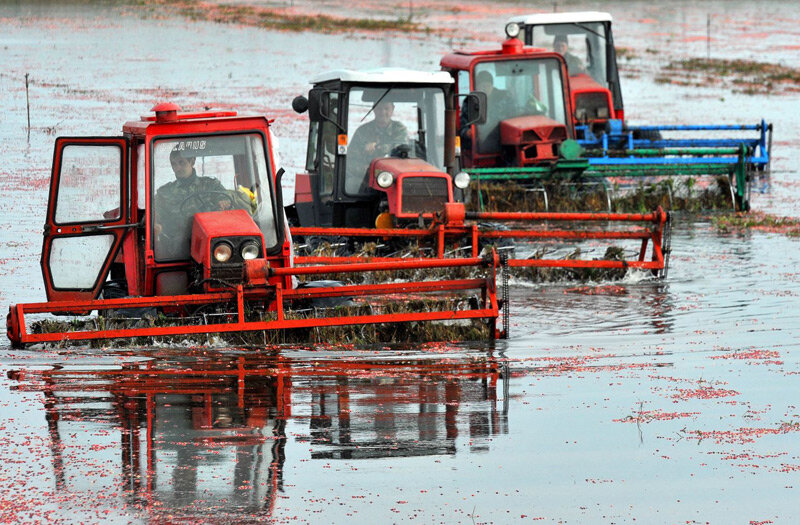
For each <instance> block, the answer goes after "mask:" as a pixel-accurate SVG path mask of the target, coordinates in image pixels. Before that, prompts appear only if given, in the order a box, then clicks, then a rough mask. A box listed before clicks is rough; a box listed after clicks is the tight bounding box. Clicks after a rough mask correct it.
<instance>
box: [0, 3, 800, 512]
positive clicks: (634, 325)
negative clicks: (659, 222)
mask: <svg viewBox="0 0 800 525" xmlns="http://www.w3.org/2000/svg"><path fill="white" fill-rule="evenodd" d="M283 4H284V5H287V6H288V5H289V4H290V3H289V2H284V3H283ZM291 4H293V5H294V9H297V10H299V11H300V12H302V10H304V9H308V8H309V5H310V4H309V3H305V2H300V1H297V2H292V3H291ZM414 4H416V5H415V17H418V18H419V19H420V20H421V21H422V22H423V23H426V24H428V25H430V26H432V27H433V28H434V29H436V30H437V31H436V32H433V33H431V34H429V35H424V34H423V35H419V34H414V35H402V34H392V35H375V34H368V33H354V34H349V35H314V34H309V33H304V34H297V33H281V32H269V31H263V30H259V29H255V28H250V27H246V26H241V25H235V24H230V25H226V24H214V23H206V22H191V21H187V20H184V19H182V18H179V17H175V16H162V15H160V14H159V13H158V12H150V11H146V12H142V11H141V10H140V9H139V8H124V7H123V8H110V7H97V6H92V5H85V4H81V5H78V6H64V5H63V4H61V3H53V4H48V3H35V4H29V3H19V5H17V3H8V2H7V3H4V4H2V5H0V28H1V29H2V30H0V46H2V50H3V57H4V60H3V65H4V67H3V68H2V71H0V88H2V92H3V93H4V96H3V97H0V109H2V117H1V118H2V120H0V122H1V123H2V124H1V125H0V138H1V139H2V140H0V155H2V157H3V159H4V162H3V163H2V167H0V185H2V195H3V197H2V198H0V216H1V217H2V220H1V221H0V303H1V304H3V305H5V304H9V303H16V302H24V301H38V300H42V299H43V298H44V292H43V289H42V286H41V284H40V276H39V271H38V257H39V254H38V251H39V244H40V238H41V237H40V232H41V224H42V223H43V217H44V206H45V203H46V196H45V193H46V184H47V178H48V171H49V163H50V161H51V155H52V153H51V151H52V142H53V140H54V138H55V137H56V136H60V135H108V134H110V135H115V134H118V133H119V129H120V126H121V124H122V122H124V121H125V120H129V119H135V118H138V116H139V115H142V114H146V113H147V112H148V110H149V108H150V107H152V105H153V104H154V103H155V102H158V101H163V100H172V101H175V102H178V103H179V104H181V105H182V106H184V107H186V108H192V109H197V108H202V107H205V106H211V107H223V108H228V107H236V108H238V109H243V110H246V111H257V112H262V113H266V114H268V115H272V116H274V117H275V118H276V122H275V128H276V131H277V133H278V135H279V136H280V137H281V154H282V158H283V163H284V165H285V166H287V167H288V171H290V172H292V171H293V170H295V169H297V167H298V166H299V165H300V164H301V162H302V158H303V149H304V140H303V137H304V134H305V132H306V124H305V122H304V121H303V120H302V119H298V118H296V117H295V116H294V115H293V114H292V113H291V111H290V109H289V104H290V101H291V99H292V97H293V96H294V95H296V94H298V93H301V92H302V91H304V90H306V89H307V84H306V79H308V78H310V77H311V76H313V75H314V74H315V73H316V72H318V71H319V70H323V69H330V68H338V67H371V66H379V65H392V66H410V67H417V68H427V69H431V68H434V67H435V66H436V64H437V63H438V56H440V55H441V54H442V53H444V52H446V51H447V50H448V49H449V48H450V46H451V44H452V45H460V44H462V43H468V44H469V43H478V42H480V43H482V45H487V43H488V42H491V40H492V39H493V38H494V37H493V35H492V34H491V31H497V32H498V33H499V31H500V28H501V27H502V22H503V20H504V19H505V18H506V17H507V16H510V15H512V14H518V13H520V12H525V11H524V9H525V8H520V7H519V4H504V3H496V4H492V5H490V6H487V5H486V4H485V3H480V4H479V3H465V4H463V5H462V8H461V9H460V10H453V9H448V8H447V7H446V6H444V4H443V3H441V2H426V3H424V4H421V3H418V2H415V3H414ZM315 5H316V6H317V7H318V8H319V9H321V10H323V11H325V12H329V13H331V14H336V13H344V14H348V15H349V16H360V15H361V14H364V13H366V12H371V13H373V12H374V13H375V14H377V15H379V16H385V17H396V16H401V15H400V13H402V12H403V10H404V9H407V7H408V3H406V2H398V3H397V4H396V5H395V4H387V3H371V2H355V3H348V4H347V8H346V9H344V8H343V7H342V4H341V3H340V2H333V1H326V2H319V3H316V4H315ZM387 5H388V7H386V6H387ZM558 8H559V9H564V10H566V9H568V8H569V9H603V10H608V11H611V12H612V13H613V14H614V16H615V20H616V23H617V30H616V31H617V40H618V43H619V45H621V46H625V47H629V48H631V49H632V50H634V52H635V53H634V58H632V59H630V60H629V61H628V62H627V63H624V64H623V82H624V84H623V92H624V96H625V102H626V110H627V114H628V115H629V118H631V120H633V121H635V122H642V123H651V122H662V123H689V122H695V121H706V122H727V123H734V122H743V123H755V122H757V121H758V120H760V119H761V118H765V119H767V120H768V121H771V122H773V123H774V124H775V127H776V135H775V144H774V147H775V162H774V165H773V173H772V178H771V179H770V180H769V181H767V182H769V184H766V185H764V193H757V194H756V195H755V196H754V200H753V206H754V208H756V209H760V210H766V211H769V212H772V213H776V214H779V215H791V216H800V208H798V204H797V202H798V193H799V192H800V190H798V184H797V176H798V170H797V168H796V164H795V163H794V159H796V158H797V157H798V153H800V142H799V141H798V138H797V137H798V136H800V133H798V131H800V129H798V128H799V125H798V124H797V122H798V116H800V115H798V112H800V109H798V108H800V100H798V99H799V98H800V97H799V96H798V94H797V92H796V91H795V92H793V93H792V92H789V93H783V94H780V95H770V96H758V97H753V96H747V95H742V94H733V93H731V91H730V90H726V89H721V88H697V87H682V86H674V85H663V84H656V83H655V82H654V78H655V76H656V75H657V73H658V71H659V68H660V66H661V65H664V64H666V63H668V62H669V61H670V60H671V59H673V58H682V57H690V56H704V54H705V52H706V47H705V44H706V42H705V40H703V39H702V38H700V37H704V35H705V31H706V20H707V15H708V14H709V13H710V14H711V15H712V17H711V21H712V37H713V39H712V41H711V44H712V46H711V53H712V56H716V57H719V58H734V57H740V56H741V57H745V58H754V59H765V57H768V59H769V60H772V61H775V62H782V63H784V65H791V64H792V63H794V64H795V65H796V56H797V49H798V46H800V34H799V33H798V30H797V26H798V22H800V12H798V10H797V9H796V8H795V9H792V8H790V7H787V4H785V3H781V2H762V3H758V5H757V6H756V4H753V3H747V4H745V3H740V2H692V3H689V2H685V3H673V4H670V7H656V6H654V5H652V4H650V3H647V4H645V3H642V2H610V3H608V2H604V3H562V2H560V3H558ZM753 20H759V21H760V22H759V25H758V26H755V27H754V26H753V25H752V21H753ZM453 28H459V30H457V31H452V30H453ZM461 28H463V29H461ZM439 30H441V32H440V31H439ZM448 31H449V32H448ZM648 49H650V50H654V51H656V52H652V51H651V52H648V51H647V50H648ZM792 61H794V62H792ZM26 73H28V74H29V75H30V76H29V82H30V88H29V96H30V107H31V131H30V140H28V138H27V112H26V104H25V84H24V77H25V74H26ZM693 119H696V120H693ZM798 248H800V244H799V243H798V241H797V240H796V239H790V238H786V237H784V236H781V235H779V234H772V233H759V232H752V233H747V234H742V235H722V234H719V233H717V232H716V231H715V230H714V229H713V227H712V226H711V224H710V222H709V221H708V219H705V218H689V217H685V216H679V217H678V218H677V220H676V224H675V231H674V235H673V253H672V257H671V261H670V262H671V264H670V271H669V276H668V278H667V279H666V280H664V281H660V282H654V281H651V280H647V279H644V278H642V276H638V275H630V276H629V277H628V278H626V279H625V280H624V281H622V282H619V283H592V284H590V285H576V284H574V283H563V284H555V285H554V284H549V285H546V286H545V285H540V286H533V285H527V284H525V283H515V286H513V287H512V327H511V330H512V337H511V339H509V340H508V341H500V342H498V343H497V344H496V345H494V346H489V347H487V346H484V345H476V344H467V345H441V344H434V345H424V344H421V345H420V346H419V348H414V349H411V350H398V349H394V350H380V349H374V348H337V347H329V348H325V349H313V350H312V349H287V348H281V349H265V350H263V351H260V352H252V351H243V350H236V349H226V348H218V347H213V346H212V347H209V348H199V349H192V348H183V347H162V348H148V349H139V350H134V351H132V350H125V351H121V350H114V349H105V350H98V349H84V350H73V351H69V352H67V351H62V350H54V349H45V350H25V351H20V350H12V349H10V348H9V347H8V345H7V343H0V372H2V379H0V465H1V466H0V516H1V517H2V518H0V519H1V520H2V521H9V522H34V521H65V522H77V521H84V522H98V521H116V522H135V523H138V522H150V521H158V522H162V521H175V520H177V519H184V520H186V521H190V522H196V521H197V522H202V521H211V522H234V521H236V522H242V521H254V520H259V519H260V520H268V519H272V520H274V521H277V522H290V521H291V522H311V523H342V522H350V521H355V522H379V523H390V522H406V521H410V520H415V521H418V522H421V523H432V522H442V523H459V522H460V523H488V522H494V523H516V522H526V521H537V522H538V521H542V522H545V523H560V522H571V523H629V522H633V521H637V522H640V523H641V522H645V523H675V522H689V523H694V522H712V523H751V522H755V523H768V522H774V523H794V522H797V521H798V519H800V506H799V505H798V503H797V487H798V484H800V481H798V473H800V439H798V433H799V432H800V409H798V406H797V396H796V393H797V385H798V382H797V381H798V379H797V377H798V374H800V363H798V357H797V356H798V351H799V350H800V348H799V347H800V322H799V321H798V318H797V309H798V306H800V300H799V299H798V294H800V286H798V280H800V271H798V270H797V268H798V263H800V250H798ZM9 374H10V376H9Z"/></svg>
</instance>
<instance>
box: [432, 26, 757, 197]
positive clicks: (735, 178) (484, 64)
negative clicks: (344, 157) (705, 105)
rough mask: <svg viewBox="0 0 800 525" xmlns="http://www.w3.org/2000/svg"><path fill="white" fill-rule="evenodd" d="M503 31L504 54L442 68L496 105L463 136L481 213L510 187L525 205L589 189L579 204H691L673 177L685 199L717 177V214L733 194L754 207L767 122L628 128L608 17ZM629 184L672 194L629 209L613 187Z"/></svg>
mask: <svg viewBox="0 0 800 525" xmlns="http://www.w3.org/2000/svg"><path fill="white" fill-rule="evenodd" d="M506 35H507V37H508V39H507V40H506V41H505V42H504V43H503V44H502V47H501V49H496V50H484V51H474V52H463V51H459V52H455V53H451V54H449V55H447V56H445V57H444V58H443V59H442V61H441V65H442V68H443V69H444V70H446V71H448V72H449V73H450V74H451V75H452V76H453V79H454V81H455V82H456V89H457V91H458V92H459V93H461V92H467V91H469V90H470V89H478V90H481V91H484V92H487V93H488V98H489V100H490V104H489V110H488V115H487V116H488V118H487V120H486V121H485V122H481V123H469V124H467V123H464V122H463V121H462V125H461V129H460V137H461V159H462V161H463V162H462V163H463V166H464V168H465V169H466V171H467V172H468V173H469V174H470V175H471V176H472V180H473V188H474V189H475V190H478V191H480V192H481V195H480V196H479V197H482V198H479V199H476V205H477V206H478V208H479V209H483V208H485V207H486V206H487V204H488V203H487V202H486V201H487V198H486V195H485V194H486V193H487V192H488V193H492V192H494V193H495V194H498V193H500V194H502V193H503V192H508V191H512V192H517V193H518V195H517V199H516V203H517V204H518V205H519V206H526V209H532V208H535V209H544V210H548V209H551V208H559V207H560V208H562V209H563V208H565V207H566V208H570V207H574V206H575V202H576V201H578V200H581V199H578V198H577V197H578V196H580V195H579V194H581V193H582V194H586V193H587V191H586V190H587V188H588V189H590V190H591V189H594V190H596V191H594V192H593V193H592V192H591V191H590V192H588V193H589V194H590V195H595V197H594V198H593V202H592V200H587V199H583V200H582V202H583V206H587V205H588V206H593V208H595V209H597V208H600V209H607V210H608V211H610V210H611V209H612V208H617V209H619V208H627V209H630V208H642V207H643V208H644V209H652V208H653V207H655V205H656V204H663V205H664V206H665V207H670V208H684V207H691V206H685V205H682V204H681V203H680V202H677V201H678V199H677V195H676V194H677V193H679V192H678V189H679V188H678V185H677V184H675V183H674V182H673V181H672V180H673V178H674V177H678V176H680V177H682V180H685V181H688V182H686V183H685V184H684V186H686V187H687V188H688V192H689V194H690V195H688V196H686V195H684V197H687V199H688V197H691V190H692V189H693V188H695V193H698V192H697V190H696V188H702V187H704V186H707V184H706V183H705V182H702V181H708V180H714V179H717V181H718V185H719V189H720V190H722V194H723V195H722V198H721V199H717V200H718V205H719V206H725V205H726V204H725V201H726V198H727V197H730V199H729V200H728V201H727V205H728V206H732V207H735V208H737V209H740V210H746V209H749V205H750V204H749V198H750V185H751V180H752V179H753V178H754V177H755V176H757V175H759V174H760V173H761V172H764V171H767V170H768V169H769V159H770V150H771V142H772V126H771V125H770V124H767V123H766V122H764V121H761V122H760V123H759V124H757V125H752V126H751V125H689V126H673V125H668V126H628V125H627V124H626V123H625V120H624V119H625V112H624V109H623V105H622V93H621V89H620V82H619V72H618V69H617V61H616V50H615V48H614V44H613V37H612V33H611V16H610V15H609V14H607V13H595V12H588V13H558V14H537V15H530V16H520V17H515V18H512V19H511V20H510V22H509V24H508V25H507V26H506ZM523 39H524V44H523ZM530 46H539V47H530ZM542 46H546V47H547V48H548V49H544V48H543V47H542ZM550 49H552V50H550ZM569 49H572V50H574V51H575V53H577V54H573V53H572V52H570V51H569ZM492 100H494V102H493V103H492ZM753 132H755V134H753ZM720 133H725V134H726V136H722V137H719V136H715V135H719V134H720ZM698 134H701V137H698ZM695 177H701V179H700V182H698V183H697V184H695ZM659 186H660V188H658V187H659ZM510 188H511V189H510ZM576 188H577V189H576ZM625 188H627V189H631V188H633V189H638V190H640V191H643V192H644V193H645V194H650V193H653V192H652V191H646V190H654V189H661V190H664V191H663V192H662V193H666V196H665V198H663V199H661V200H660V201H658V200H653V199H639V200H638V201H636V202H634V203H627V205H626V203H625V202H624V201H620V200H618V199H617V198H618V193H620V192H619V191H615V190H619V189H625ZM683 193H686V191H684V192H683ZM597 195H599V196H597ZM557 197H558V198H560V202H558V203H554V201H556V200H558V199H557ZM647 200H649V202H646V201H647ZM612 201H616V202H613V205H612ZM554 204H555V205H554ZM684 204H685V203H684ZM584 209H585V208H584Z"/></svg>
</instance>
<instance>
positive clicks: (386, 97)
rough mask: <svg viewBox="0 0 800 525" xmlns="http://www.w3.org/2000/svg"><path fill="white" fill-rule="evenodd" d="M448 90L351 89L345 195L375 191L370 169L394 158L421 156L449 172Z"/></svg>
mask: <svg viewBox="0 0 800 525" xmlns="http://www.w3.org/2000/svg"><path fill="white" fill-rule="evenodd" d="M444 110H445V106H444V91H443V90H442V89H441V88H430V87H426V88H421V87H411V88H387V87H375V88H361V87H356V88H353V89H351V90H350V96H349V97H348V107H347V131H348V133H349V135H350V140H349V144H348V147H347V162H346V174H345V185H344V186H345V187H344V191H345V193H348V194H350V195H361V194H364V193H368V192H369V191H370V190H369V172H368V169H369V165H370V163H371V162H372V160H373V159H375V158H378V157H385V156H389V155H393V156H403V155H407V156H408V157H413V158H420V159H423V160H426V161H427V162H429V163H430V164H433V165H434V166H436V167H438V168H440V169H443V168H444Z"/></svg>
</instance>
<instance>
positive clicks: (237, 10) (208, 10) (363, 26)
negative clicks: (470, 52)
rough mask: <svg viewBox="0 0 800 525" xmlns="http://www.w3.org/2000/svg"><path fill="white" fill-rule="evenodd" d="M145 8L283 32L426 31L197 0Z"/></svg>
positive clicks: (150, 1)
mask: <svg viewBox="0 0 800 525" xmlns="http://www.w3.org/2000/svg"><path fill="white" fill-rule="evenodd" d="M139 1H140V3H141V4H143V5H146V6H155V7H160V8H165V9H168V10H172V11H175V12H177V13H179V14H181V15H183V16H186V17H188V18H190V19H191V20H201V21H208V22H220V23H228V24H242V25H246V26H252V27H260V28H264V29H277V30H284V31H315V32H320V33H338V32H348V31H356V30H362V31H387V30H388V31H402V32H417V31H428V30H429V28H427V27H423V26H422V25H420V24H418V23H416V22H412V21H411V20H408V19H402V18H398V19H394V20H389V19H375V18H347V17H334V16H328V15H323V14H314V15H307V14H299V13H293V12H290V11H288V10H285V9H284V10H280V9H271V8H266V7H259V6H253V5H242V4H210V3H207V2H200V1H197V0H139Z"/></svg>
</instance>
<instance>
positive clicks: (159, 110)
mask: <svg viewBox="0 0 800 525" xmlns="http://www.w3.org/2000/svg"><path fill="white" fill-rule="evenodd" d="M151 111H152V112H153V114H151V115H143V116H142V117H141V118H140V120H133V121H129V122H126V123H125V124H123V126H122V131H123V133H131V134H134V135H145V134H146V133H148V132H149V131H150V130H151V129H152V130H155V129H158V130H159V132H163V133H166V134H170V133H180V132H187V133H188V132H191V133H196V132H203V131H209V132H211V131H236V130H237V129H241V128H244V127H248V128H253V127H256V128H263V127H267V126H269V124H270V123H271V122H272V121H271V120H269V119H267V118H266V117H265V116H263V115H239V114H237V112H236V111H228V110H220V111H200V112H184V111H182V110H181V108H180V107H179V106H178V105H176V104H172V103H162V104H158V105H156V106H155V107H153V108H152V109H151Z"/></svg>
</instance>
